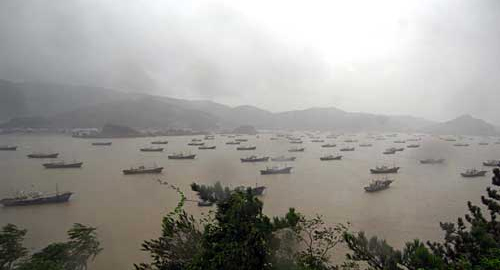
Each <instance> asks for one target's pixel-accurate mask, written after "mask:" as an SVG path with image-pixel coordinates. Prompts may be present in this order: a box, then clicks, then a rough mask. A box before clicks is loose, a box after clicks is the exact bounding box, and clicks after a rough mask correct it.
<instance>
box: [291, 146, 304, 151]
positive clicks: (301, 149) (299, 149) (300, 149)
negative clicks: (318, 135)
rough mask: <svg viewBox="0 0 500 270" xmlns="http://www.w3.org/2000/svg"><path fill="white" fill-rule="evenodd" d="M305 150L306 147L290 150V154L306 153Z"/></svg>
mask: <svg viewBox="0 0 500 270" xmlns="http://www.w3.org/2000/svg"><path fill="white" fill-rule="evenodd" d="M304 150H306V149H305V148H304V147H302V148H296V147H295V148H292V149H288V152H304Z"/></svg>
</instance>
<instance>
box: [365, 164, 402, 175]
mask: <svg viewBox="0 0 500 270" xmlns="http://www.w3.org/2000/svg"><path fill="white" fill-rule="evenodd" d="M398 171H399V167H395V166H394V167H388V166H385V165H383V166H377V167H375V169H370V172H371V173H374V174H377V173H398Z"/></svg>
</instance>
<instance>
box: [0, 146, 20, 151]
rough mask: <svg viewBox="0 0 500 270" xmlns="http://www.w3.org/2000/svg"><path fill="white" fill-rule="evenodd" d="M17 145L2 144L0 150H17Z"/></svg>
mask: <svg viewBox="0 0 500 270" xmlns="http://www.w3.org/2000/svg"><path fill="white" fill-rule="evenodd" d="M16 150H17V146H8V145H2V146H0V151H16Z"/></svg>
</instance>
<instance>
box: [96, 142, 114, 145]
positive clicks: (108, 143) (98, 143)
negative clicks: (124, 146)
mask: <svg viewBox="0 0 500 270" xmlns="http://www.w3.org/2000/svg"><path fill="white" fill-rule="evenodd" d="M111 144H112V142H93V143H92V145H94V146H110V145H111Z"/></svg>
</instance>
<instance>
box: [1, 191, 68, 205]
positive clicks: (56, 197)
mask: <svg viewBox="0 0 500 270" xmlns="http://www.w3.org/2000/svg"><path fill="white" fill-rule="evenodd" d="M71 195H73V193H72V192H63V193H59V191H56V193H55V194H45V195H44V194H42V193H40V192H31V193H29V194H24V193H20V194H18V195H17V196H16V197H13V198H5V199H2V200H0V204H2V205H3V206H5V207H9V206H27V205H37V204H52V203H64V202H67V201H68V200H69V198H70V197H71Z"/></svg>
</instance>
